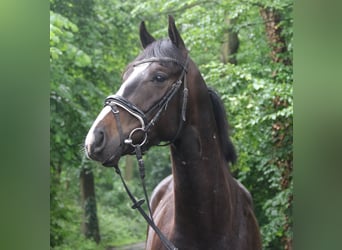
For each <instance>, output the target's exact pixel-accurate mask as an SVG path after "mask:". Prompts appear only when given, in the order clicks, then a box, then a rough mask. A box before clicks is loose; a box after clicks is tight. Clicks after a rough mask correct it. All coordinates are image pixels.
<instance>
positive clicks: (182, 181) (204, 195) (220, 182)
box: [171, 74, 234, 231]
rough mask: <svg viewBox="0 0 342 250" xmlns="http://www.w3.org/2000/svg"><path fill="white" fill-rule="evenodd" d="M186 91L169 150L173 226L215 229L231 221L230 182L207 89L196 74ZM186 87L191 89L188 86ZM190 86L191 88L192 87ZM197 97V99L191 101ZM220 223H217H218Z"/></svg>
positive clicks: (231, 185)
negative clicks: (185, 108)
mask: <svg viewBox="0 0 342 250" xmlns="http://www.w3.org/2000/svg"><path fill="white" fill-rule="evenodd" d="M195 81H196V84H195V85H196V88H195V89H191V88H190V87H189V102H188V103H189V106H190V105H191V106H190V107H189V112H188V113H187V122H186V124H185V125H184V129H183V132H182V134H181V136H180V139H179V140H177V141H176V142H175V143H174V145H173V146H172V147H171V156H172V171H173V176H174V194H175V210H176V211H175V223H176V224H177V223H179V224H180V225H187V224H186V223H188V224H191V223H192V224H194V221H195V222H196V223H195V224H196V225H198V226H200V227H201V226H206V227H208V226H209V227H210V226H213V227H215V230H214V231H216V230H219V229H218V228H217V225H220V224H224V223H221V222H222V220H226V221H227V220H232V218H230V217H231V216H233V211H232V203H233V200H232V199H234V196H232V195H230V192H231V191H232V188H234V185H233V182H234V180H233V178H232V176H231V175H230V173H229V169H228V166H227V163H226V160H225V158H224V156H223V153H222V151H221V149H220V142H219V136H220V135H219V134H218V131H217V125H216V121H215V117H214V114H213V110H212V104H211V101H210V97H209V94H208V90H207V87H206V85H205V83H204V80H203V79H202V77H201V76H200V75H199V74H198V76H197V79H195ZM189 86H191V84H190V82H189ZM192 86H193V85H192ZM195 97H199V98H195ZM219 222H220V223H219Z"/></svg>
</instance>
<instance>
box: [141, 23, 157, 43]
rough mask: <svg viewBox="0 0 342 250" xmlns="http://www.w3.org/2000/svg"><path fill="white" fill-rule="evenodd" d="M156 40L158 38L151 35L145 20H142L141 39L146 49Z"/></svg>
mask: <svg viewBox="0 0 342 250" xmlns="http://www.w3.org/2000/svg"><path fill="white" fill-rule="evenodd" d="M155 40H156V39H154V37H153V36H151V34H150V33H148V31H147V29H146V26H145V22H144V21H142V22H141V23H140V41H141V45H142V46H143V48H144V49H145V48H146V47H147V46H148V45H149V44H151V43H153V42H154V41H155Z"/></svg>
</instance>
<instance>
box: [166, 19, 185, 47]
mask: <svg viewBox="0 0 342 250" xmlns="http://www.w3.org/2000/svg"><path fill="white" fill-rule="evenodd" d="M169 37H170V39H171V41H172V43H173V44H174V45H176V46H177V48H180V49H185V44H184V42H183V39H182V37H181V36H180V34H179V32H178V30H177V28H176V24H175V19H174V18H173V16H171V15H169Z"/></svg>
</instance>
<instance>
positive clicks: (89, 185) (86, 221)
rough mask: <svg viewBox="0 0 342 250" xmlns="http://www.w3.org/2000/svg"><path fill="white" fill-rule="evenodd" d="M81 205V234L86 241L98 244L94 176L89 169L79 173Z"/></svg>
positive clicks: (98, 234) (83, 169)
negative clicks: (91, 240)
mask: <svg viewBox="0 0 342 250" xmlns="http://www.w3.org/2000/svg"><path fill="white" fill-rule="evenodd" d="M80 184H81V203H82V207H83V209H84V210H83V211H84V212H83V222H82V232H83V234H84V235H85V237H86V238H88V239H93V240H94V241H95V242H96V243H99V242H100V232H99V223H98V219H97V211H96V199H95V188H94V175H93V172H92V171H91V170H90V169H87V168H82V169H81V173H80Z"/></svg>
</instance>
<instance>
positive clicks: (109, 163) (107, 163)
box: [101, 149, 122, 167]
mask: <svg viewBox="0 0 342 250" xmlns="http://www.w3.org/2000/svg"><path fill="white" fill-rule="evenodd" d="M121 151H122V149H118V150H116V151H115V152H114V153H113V154H112V155H111V156H110V157H109V158H107V159H106V160H104V161H102V162H101V163H102V165H103V166H104V167H115V166H117V165H118V164H119V160H120V158H121V156H122V152H121Z"/></svg>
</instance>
